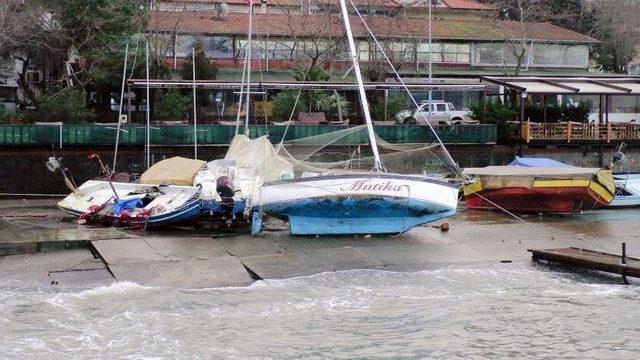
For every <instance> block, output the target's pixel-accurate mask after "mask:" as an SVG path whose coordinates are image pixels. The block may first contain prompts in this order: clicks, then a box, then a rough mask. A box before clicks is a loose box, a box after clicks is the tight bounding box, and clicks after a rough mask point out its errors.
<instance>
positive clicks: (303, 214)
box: [253, 172, 458, 235]
mask: <svg viewBox="0 0 640 360" xmlns="http://www.w3.org/2000/svg"><path fill="white" fill-rule="evenodd" d="M457 195H458V186H457V185H453V184H450V183H448V182H446V181H443V180H440V179H434V178H427V177H421V176H409V175H400V174H388V173H384V172H378V173H361V174H341V175H323V176H313V177H308V178H300V179H295V180H288V181H281V182H274V183H269V184H266V185H264V186H263V187H262V188H261V189H260V191H259V192H257V193H256V196H254V199H253V201H254V210H255V211H258V212H263V213H267V214H271V215H273V216H275V217H278V218H282V219H286V220H288V221H289V225H290V231H291V233H292V234H295V235H304V234H307V235H309V234H313V235H338V234H340V235H344V234H391V233H403V232H405V231H408V230H410V229H412V228H413V227H415V226H418V225H421V224H425V223H429V222H433V221H436V220H439V219H442V218H444V217H448V216H451V215H453V214H455V212H456V207H457V202H458V201H457V200H458V199H457Z"/></svg>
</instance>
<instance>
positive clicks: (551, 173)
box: [462, 166, 615, 193]
mask: <svg viewBox="0 0 640 360" xmlns="http://www.w3.org/2000/svg"><path fill="white" fill-rule="evenodd" d="M462 173H463V174H465V175H467V176H469V177H471V178H476V179H479V180H480V182H481V183H482V188H483V189H501V188H507V187H524V188H531V187H533V183H534V182H535V181H536V180H593V179H594V178H595V179H596V181H597V182H598V183H600V184H601V185H602V186H604V187H606V188H607V189H608V190H609V191H611V192H612V193H613V192H614V189H615V186H614V183H613V177H612V175H611V171H609V170H602V169H599V168H581V167H564V168H560V167H522V166H487V167H483V168H466V169H464V170H463V172H462Z"/></svg>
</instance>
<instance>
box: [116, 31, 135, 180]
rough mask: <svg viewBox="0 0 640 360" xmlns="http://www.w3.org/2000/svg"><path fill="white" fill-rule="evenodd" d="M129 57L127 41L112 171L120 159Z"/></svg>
mask: <svg viewBox="0 0 640 360" xmlns="http://www.w3.org/2000/svg"><path fill="white" fill-rule="evenodd" d="M128 59H129V44H128V43H127V47H126V48H125V50H124V67H123V69H122V88H121V89H120V106H119V107H118V126H117V129H116V148H115V150H114V152H113V166H112V167H111V171H113V172H114V173H115V172H116V161H117V160H118V144H119V143H120V126H121V124H122V122H121V121H120V118H121V117H122V104H123V102H124V84H125V83H126V81H127V60H128ZM127 96H131V94H127Z"/></svg>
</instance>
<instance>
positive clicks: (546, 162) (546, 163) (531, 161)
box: [507, 156, 575, 168]
mask: <svg viewBox="0 0 640 360" xmlns="http://www.w3.org/2000/svg"><path fill="white" fill-rule="evenodd" d="M507 166H524V167H558V168H559V167H575V166H571V165H567V164H565V163H563V162H560V161H556V160H553V159H547V158H534V157H519V156H516V158H515V159H514V160H513V161H512V162H510V163H509V164H507Z"/></svg>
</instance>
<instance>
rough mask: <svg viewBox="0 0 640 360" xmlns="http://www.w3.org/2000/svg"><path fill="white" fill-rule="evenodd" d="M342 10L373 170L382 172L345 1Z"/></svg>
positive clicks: (341, 1) (341, 4) (341, 0)
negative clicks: (367, 134) (369, 145)
mask: <svg viewBox="0 0 640 360" xmlns="http://www.w3.org/2000/svg"><path fill="white" fill-rule="evenodd" d="M340 8H341V9H342V18H343V20H344V27H345V30H346V31H347V39H348V40H349V50H350V51H351V61H352V62H353V72H354V74H355V75H356V80H357V82H358V90H359V93H360V102H361V103H362V112H363V113H364V118H365V121H366V123H367V132H368V133H369V142H370V143H371V151H372V152H373V158H374V161H375V162H374V165H373V168H374V169H375V170H377V171H381V170H382V164H381V163H380V155H379V154H378V144H377V143H376V134H375V132H374V130H373V122H372V121H371V114H370V113H369V102H368V101H367V96H366V94H365V91H364V82H363V81H362V73H361V72H360V63H359V62H358V55H357V52H356V45H355V42H354V41H353V34H352V33H351V23H350V21H349V13H348V12H347V5H346V3H345V0H340Z"/></svg>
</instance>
